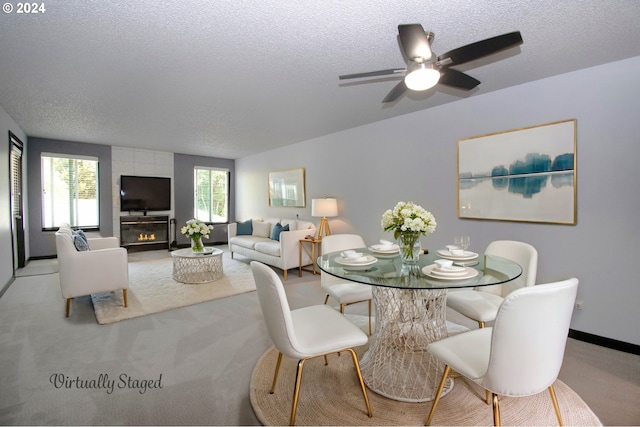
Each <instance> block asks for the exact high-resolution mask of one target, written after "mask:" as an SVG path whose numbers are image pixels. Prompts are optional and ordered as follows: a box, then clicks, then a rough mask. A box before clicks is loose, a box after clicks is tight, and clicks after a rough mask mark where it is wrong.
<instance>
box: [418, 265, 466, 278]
mask: <svg viewBox="0 0 640 427" xmlns="http://www.w3.org/2000/svg"><path fill="white" fill-rule="evenodd" d="M422 272H423V273H424V274H425V275H427V276H429V277H431V278H433V279H441V280H465V279H471V278H472V277H476V276H477V275H478V270H476V269H475V268H471V267H459V266H456V265H454V266H451V267H440V266H438V265H436V264H431V265H428V266H426V267H424V268H423V269H422Z"/></svg>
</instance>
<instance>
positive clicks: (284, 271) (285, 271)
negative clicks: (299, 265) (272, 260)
mask: <svg viewBox="0 0 640 427" xmlns="http://www.w3.org/2000/svg"><path fill="white" fill-rule="evenodd" d="M288 271H289V270H283V273H284V274H283V276H284V280H287V272H288Z"/></svg>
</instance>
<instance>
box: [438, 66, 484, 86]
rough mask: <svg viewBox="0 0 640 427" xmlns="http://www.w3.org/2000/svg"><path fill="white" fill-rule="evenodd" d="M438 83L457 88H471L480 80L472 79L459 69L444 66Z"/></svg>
mask: <svg viewBox="0 0 640 427" xmlns="http://www.w3.org/2000/svg"><path fill="white" fill-rule="evenodd" d="M438 83H440V84H443V85H447V86H452V87H455V88H458V89H464V90H471V89H473V88H474V87H476V86H478V85H479V84H480V80H477V79H474V78H473V77H471V76H470V75H468V74H465V73H463V72H461V71H458V70H454V69H452V68H445V69H444V70H442V72H441V75H440V80H439V81H438Z"/></svg>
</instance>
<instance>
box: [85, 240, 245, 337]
mask: <svg viewBox="0 0 640 427" xmlns="http://www.w3.org/2000/svg"><path fill="white" fill-rule="evenodd" d="M131 258H132V257H130V261H129V290H128V291H127V300H128V301H127V302H128V307H126V308H125V307H124V306H123V296H122V292H105V293H101V294H95V295H91V300H92V302H93V307H94V310H95V314H96V319H97V321H98V323H100V324H102V325H104V324H108V323H114V322H119V321H121V320H126V319H132V318H134V317H140V316H146V315H148V314H153V313H159V312H161V311H166V310H172V309H175V308H179V307H185V306H188V305H193V304H199V303H202V302H206V301H212V300H214V299H219V298H225V297H228V296H232V295H237V294H242V293H246V292H251V291H254V290H255V289H256V287H255V283H254V281H253V276H252V274H251V267H250V266H249V264H247V263H243V262H240V261H236V260H233V259H231V257H230V256H229V253H228V252H225V253H224V254H223V259H222V264H223V271H224V276H223V277H222V278H221V279H219V280H216V281H214V282H209V283H202V284H197V285H195V284H185V283H180V282H176V281H175V280H173V278H172V277H171V276H172V271H173V263H172V260H171V257H162V258H160V259H147V260H137V259H135V258H134V260H132V259H131Z"/></svg>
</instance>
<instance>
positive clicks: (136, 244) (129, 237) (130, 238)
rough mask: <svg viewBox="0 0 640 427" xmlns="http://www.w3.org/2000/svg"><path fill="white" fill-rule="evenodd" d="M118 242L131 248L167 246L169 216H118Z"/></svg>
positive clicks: (152, 248) (165, 247) (143, 248)
mask: <svg viewBox="0 0 640 427" xmlns="http://www.w3.org/2000/svg"><path fill="white" fill-rule="evenodd" d="M120 244H121V246H123V247H125V248H127V249H131V250H137V251H142V250H155V249H168V248H169V217H168V216H165V215H162V216H123V217H120Z"/></svg>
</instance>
